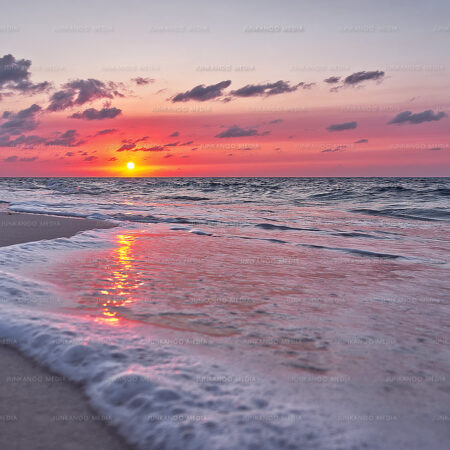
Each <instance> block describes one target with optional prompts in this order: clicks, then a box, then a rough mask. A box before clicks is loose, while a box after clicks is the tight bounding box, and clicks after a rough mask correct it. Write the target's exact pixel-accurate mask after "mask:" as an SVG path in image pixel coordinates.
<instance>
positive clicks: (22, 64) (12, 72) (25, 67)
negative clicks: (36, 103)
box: [0, 54, 51, 100]
mask: <svg viewBox="0 0 450 450" xmlns="http://www.w3.org/2000/svg"><path fill="white" fill-rule="evenodd" d="M30 66H31V61H30V60H27V59H16V58H15V57H14V56H13V55H11V54H8V55H5V56H3V57H2V58H0V89H7V90H10V91H16V92H19V93H21V94H28V95H33V94H38V93H40V92H44V91H46V90H47V89H49V88H50V86H51V83H49V82H48V81H43V82H41V83H32V82H31V81H30V76H31V73H30V71H29V69H30ZM0 100H1V96H0Z"/></svg>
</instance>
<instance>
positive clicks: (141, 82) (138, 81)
mask: <svg viewBox="0 0 450 450" xmlns="http://www.w3.org/2000/svg"><path fill="white" fill-rule="evenodd" d="M131 81H132V82H133V83H136V84H137V85H138V86H145V85H146V84H150V83H154V82H155V80H154V79H153V78H142V77H136V78H132V79H131Z"/></svg>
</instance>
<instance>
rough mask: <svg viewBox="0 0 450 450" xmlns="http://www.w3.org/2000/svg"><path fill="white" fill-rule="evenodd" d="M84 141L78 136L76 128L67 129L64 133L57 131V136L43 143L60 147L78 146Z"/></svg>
mask: <svg viewBox="0 0 450 450" xmlns="http://www.w3.org/2000/svg"><path fill="white" fill-rule="evenodd" d="M85 142H86V141H83V140H81V139H80V138H79V134H78V132H77V131H76V130H67V131H65V132H64V133H58V136H57V137H56V138H55V139H53V140H50V141H47V142H46V143H45V145H46V146H52V145H55V146H60V147H78V146H79V145H82V144H84V143H85Z"/></svg>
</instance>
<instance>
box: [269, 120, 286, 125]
mask: <svg viewBox="0 0 450 450" xmlns="http://www.w3.org/2000/svg"><path fill="white" fill-rule="evenodd" d="M281 122H283V119H275V120H271V121H270V122H269V123H270V124H275V123H281Z"/></svg>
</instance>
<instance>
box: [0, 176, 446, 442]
mask: <svg viewBox="0 0 450 450" xmlns="http://www.w3.org/2000/svg"><path fill="white" fill-rule="evenodd" d="M449 193H450V179H443V178H440V179H427V178H424V179H418V178H397V179H396V178H316V179H314V178H180V179H173V178H172V179H164V178H158V179H154V178H139V179H137V178H136V179H134V178H131V179H113V178H109V179H108V178H107V179H105V178H88V179H86V178H23V179H20V178H19V179H17V178H3V179H0V201H3V202H5V203H4V204H5V207H7V208H8V209H9V210H11V211H19V212H20V211H21V212H34V213H42V214H46V213H47V214H58V215H65V216H76V217H93V218H99V219H104V220H110V221H113V222H114V223H115V224H116V225H117V227H115V228H112V229H105V230H91V231H85V232H82V233H79V234H77V235H76V236H74V237H72V238H60V239H53V240H47V241H39V242H30V243H25V244H19V245H14V246H9V247H4V248H0V300H1V302H0V340H3V342H5V343H8V344H10V345H13V346H15V347H17V348H20V349H21V350H22V351H24V352H25V353H26V354H28V355H29V356H30V357H33V358H34V359H36V360H37V361H38V362H40V363H42V364H44V365H47V366H49V367H50V368H51V369H52V370H53V371H54V372H56V373H58V374H60V375H64V376H67V377H69V378H70V379H72V380H74V381H77V382H78V383H79V384H80V386H81V387H82V388H83V389H84V391H85V392H86V393H87V395H88V397H89V398H90V401H91V403H92V405H93V406H94V408H96V409H97V411H98V412H99V413H101V414H103V415H104V416H107V417H110V418H111V424H112V425H113V426H116V427H117V428H118V430H119V432H121V433H122V434H123V436H124V437H125V438H126V439H127V440H128V441H129V442H131V443H134V444H137V445H138V447H139V448H142V449H153V448H166V449H180V448H185V449H212V450H215V449H238V448H239V449H298V448H302V449H349V448H355V449H359V448H361V449H362V448H380V449H381V448H382V449H386V448H392V449H394V448H395V449H399V448H408V449H421V448H425V447H428V448H435V449H441V448H442V449H443V448H446V442H448V439H449V437H450V434H449V431H448V430H449V427H448V421H449V420H450V419H449V416H450V414H449V410H450V402H449V392H450V386H449V380H448V373H449V369H450V363H449V342H450V341H449V323H450V322H449V309H448V304H449V287H450V283H449V264H448V255H449V219H450V211H449V202H448V199H449Z"/></svg>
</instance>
